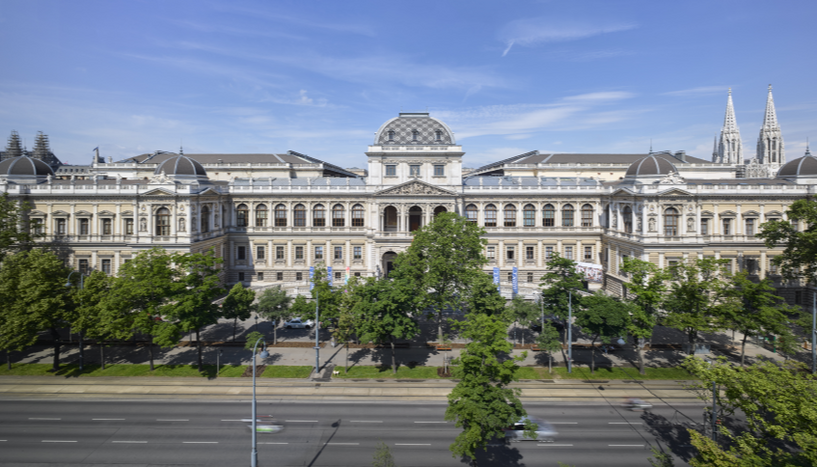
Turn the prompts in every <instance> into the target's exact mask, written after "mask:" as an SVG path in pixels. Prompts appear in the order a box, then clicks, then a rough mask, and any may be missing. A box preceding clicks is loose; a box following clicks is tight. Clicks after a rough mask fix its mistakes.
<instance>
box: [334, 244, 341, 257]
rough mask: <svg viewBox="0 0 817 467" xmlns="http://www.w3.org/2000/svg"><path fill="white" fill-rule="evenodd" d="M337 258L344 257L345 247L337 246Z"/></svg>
mask: <svg viewBox="0 0 817 467" xmlns="http://www.w3.org/2000/svg"><path fill="white" fill-rule="evenodd" d="M335 259H343V247H342V246H336V247H335Z"/></svg>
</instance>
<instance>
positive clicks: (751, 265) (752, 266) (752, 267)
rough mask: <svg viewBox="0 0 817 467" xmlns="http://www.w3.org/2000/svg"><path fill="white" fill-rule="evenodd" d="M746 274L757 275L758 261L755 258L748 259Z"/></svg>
mask: <svg viewBox="0 0 817 467" xmlns="http://www.w3.org/2000/svg"><path fill="white" fill-rule="evenodd" d="M746 272H748V273H749V274H757V260H756V259H753V258H746Z"/></svg>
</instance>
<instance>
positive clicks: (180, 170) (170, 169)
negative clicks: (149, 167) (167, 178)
mask: <svg viewBox="0 0 817 467" xmlns="http://www.w3.org/2000/svg"><path fill="white" fill-rule="evenodd" d="M162 172H164V173H165V174H167V175H171V176H179V175H182V176H188V177H199V176H200V177H206V176H207V171H206V170H204V167H202V166H201V164H199V163H198V161H196V160H194V159H191V158H189V157H187V156H175V157H170V158H168V159H165V160H164V162H162V163H161V164H159V166H158V167H156V170H155V171H154V173H156V174H160V173H162Z"/></svg>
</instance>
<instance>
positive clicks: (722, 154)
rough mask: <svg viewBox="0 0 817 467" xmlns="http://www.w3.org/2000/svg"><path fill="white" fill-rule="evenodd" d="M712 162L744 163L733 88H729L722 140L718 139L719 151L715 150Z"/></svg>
mask: <svg viewBox="0 0 817 467" xmlns="http://www.w3.org/2000/svg"><path fill="white" fill-rule="evenodd" d="M712 162H715V163H717V164H743V145H742V144H741V142H740V130H739V129H738V124H737V121H735V108H734V107H733V105H732V88H729V97H728V98H727V100H726V115H725V116H724V118H723V129H722V130H721V137H720V140H718V144H717V152H714V151H713V154H712Z"/></svg>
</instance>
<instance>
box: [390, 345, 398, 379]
mask: <svg viewBox="0 0 817 467" xmlns="http://www.w3.org/2000/svg"><path fill="white" fill-rule="evenodd" d="M391 369H392V373H394V374H395V375H396V374H397V357H396V356H395V355H394V338H392V339H391Z"/></svg>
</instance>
